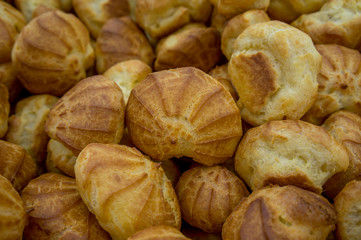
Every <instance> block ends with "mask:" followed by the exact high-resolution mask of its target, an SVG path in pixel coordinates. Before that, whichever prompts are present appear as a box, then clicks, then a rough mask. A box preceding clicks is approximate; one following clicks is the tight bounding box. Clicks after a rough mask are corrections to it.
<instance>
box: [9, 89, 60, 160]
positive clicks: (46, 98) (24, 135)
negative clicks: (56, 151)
mask: <svg viewBox="0 0 361 240" xmlns="http://www.w3.org/2000/svg"><path fill="white" fill-rule="evenodd" d="M58 99H59V98H57V97H55V96H52V95H49V94H42V95H33V96H30V97H27V98H24V99H22V100H21V101H19V102H17V104H16V108H15V113H14V114H13V115H11V116H10V118H9V130H8V132H7V134H6V137H5V138H6V141H8V142H12V143H15V144H18V145H20V146H22V147H23V148H25V150H26V151H27V152H28V153H29V154H30V156H31V157H32V158H33V159H34V160H35V161H36V162H37V163H41V162H43V161H45V157H46V145H47V144H48V141H49V136H48V135H47V134H46V132H45V129H44V128H45V122H46V120H47V118H48V114H49V112H50V109H51V108H52V107H53V106H54V105H55V103H56V102H57V101H58Z"/></svg>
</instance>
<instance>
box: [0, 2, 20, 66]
mask: <svg viewBox="0 0 361 240" xmlns="http://www.w3.org/2000/svg"><path fill="white" fill-rule="evenodd" d="M25 25H26V21H25V19H24V16H23V15H22V14H21V12H20V11H19V10H17V9H16V8H14V7H13V6H11V5H10V4H8V3H6V2H0V36H1V37H0V64H1V63H6V62H10V61H11V50H12V48H13V45H14V42H15V39H16V37H17V36H18V34H19V32H20V31H21V29H22V28H23V27H24V26H25Z"/></svg>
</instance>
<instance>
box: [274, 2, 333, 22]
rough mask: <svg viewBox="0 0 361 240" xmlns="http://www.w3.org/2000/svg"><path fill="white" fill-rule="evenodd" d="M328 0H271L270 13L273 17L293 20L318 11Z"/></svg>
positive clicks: (284, 20)
mask: <svg viewBox="0 0 361 240" xmlns="http://www.w3.org/2000/svg"><path fill="white" fill-rule="evenodd" d="M325 2H326V0H271V1H270V4H269V7H268V14H269V15H270V16H271V18H272V19H276V20H280V21H283V22H291V21H293V20H295V19H296V18H298V17H299V16H301V15H302V14H307V13H312V12H316V11H318V10H319V9H320V8H321V7H322V5H323V4H324V3H325Z"/></svg>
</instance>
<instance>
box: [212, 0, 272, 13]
mask: <svg viewBox="0 0 361 240" xmlns="http://www.w3.org/2000/svg"><path fill="white" fill-rule="evenodd" d="M210 1H211V3H212V5H213V6H214V7H215V8H216V9H217V13H218V14H222V15H225V16H235V15H237V14H239V13H243V12H246V11H247V10H251V9H260V10H267V8H268V6H269V3H270V0H251V1H244V0H242V1H240V0H210Z"/></svg>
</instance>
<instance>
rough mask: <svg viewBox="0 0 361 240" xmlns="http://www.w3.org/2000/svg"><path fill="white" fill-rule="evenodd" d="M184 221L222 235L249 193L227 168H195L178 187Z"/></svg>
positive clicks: (181, 179) (184, 174)
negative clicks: (224, 227)
mask: <svg viewBox="0 0 361 240" xmlns="http://www.w3.org/2000/svg"><path fill="white" fill-rule="evenodd" d="M176 192H177V196H178V199H179V204H180V206H181V211H182V217H183V219H184V220H185V221H186V222H187V223H189V224H190V225H192V226H195V227H198V228H200V229H202V230H203V231H205V232H214V233H217V232H221V230H222V226H223V224H224V222H225V221H226V218H227V217H228V216H229V214H231V212H232V211H233V209H234V208H235V207H236V206H237V204H238V203H239V201H240V200H241V199H242V198H243V197H247V196H248V195H249V192H248V190H247V188H246V186H245V185H244V183H243V182H242V181H241V180H240V179H239V178H238V177H236V175H234V174H233V173H232V172H230V171H228V170H227V169H226V168H225V167H221V166H214V167H205V166H200V167H194V168H191V169H190V170H188V171H186V172H184V173H183V174H182V176H181V178H180V179H179V181H178V184H177V187H176Z"/></svg>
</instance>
